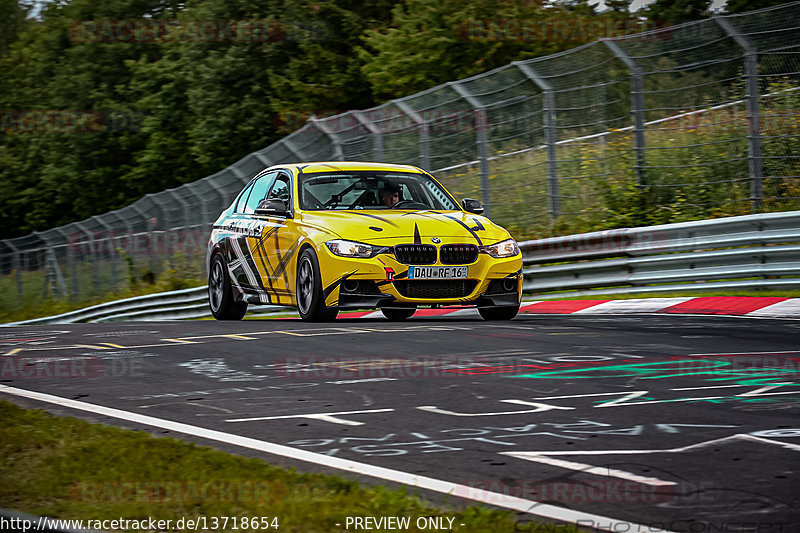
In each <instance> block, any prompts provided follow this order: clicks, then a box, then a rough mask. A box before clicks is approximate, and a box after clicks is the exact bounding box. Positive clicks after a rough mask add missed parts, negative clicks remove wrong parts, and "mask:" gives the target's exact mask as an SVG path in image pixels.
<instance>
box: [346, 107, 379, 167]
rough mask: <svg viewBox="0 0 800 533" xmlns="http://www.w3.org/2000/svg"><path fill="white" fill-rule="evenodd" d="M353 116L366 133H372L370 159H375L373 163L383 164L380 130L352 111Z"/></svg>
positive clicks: (358, 113)
mask: <svg viewBox="0 0 800 533" xmlns="http://www.w3.org/2000/svg"><path fill="white" fill-rule="evenodd" d="M353 116H354V117H356V120H357V121H358V123H359V124H361V125H362V126H364V127H365V128H366V129H367V131H369V132H370V133H372V157H374V158H375V161H377V162H380V163H382V162H383V133H382V132H381V129H380V128H379V127H378V126H376V125H375V124H374V123H373V122H372V121H371V120H369V119H366V118H364V117H362V116H361V112H359V111H353Z"/></svg>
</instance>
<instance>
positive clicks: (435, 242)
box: [431, 237, 442, 244]
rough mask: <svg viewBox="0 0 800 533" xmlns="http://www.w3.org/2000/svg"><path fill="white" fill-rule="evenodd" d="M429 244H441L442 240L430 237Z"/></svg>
mask: <svg viewBox="0 0 800 533" xmlns="http://www.w3.org/2000/svg"><path fill="white" fill-rule="evenodd" d="M431 242H432V243H433V244H439V243H440V242H442V239H440V238H439V237H431Z"/></svg>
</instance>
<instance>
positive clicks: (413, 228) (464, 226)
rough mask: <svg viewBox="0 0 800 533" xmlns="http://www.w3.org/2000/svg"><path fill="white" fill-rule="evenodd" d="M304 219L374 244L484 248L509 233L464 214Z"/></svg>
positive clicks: (327, 214)
mask: <svg viewBox="0 0 800 533" xmlns="http://www.w3.org/2000/svg"><path fill="white" fill-rule="evenodd" d="M302 217H303V219H302V220H303V223H306V224H311V225H314V226H318V227H322V228H325V229H327V230H328V231H331V232H333V233H336V234H337V235H339V236H340V237H341V238H342V239H348V240H352V241H359V242H365V243H373V244H400V243H414V242H418V243H419V242H421V243H430V242H431V239H432V238H434V237H438V238H439V239H442V240H443V241H449V242H455V241H457V242H464V243H475V244H478V245H480V244H494V243H496V242H498V241H501V240H504V239H507V238H508V232H507V231H506V230H505V229H503V228H501V227H500V226H498V225H496V224H494V223H493V222H492V221H491V220H489V219H488V218H486V217H482V216H480V215H474V214H472V213H465V212H463V211H403V210H397V211H395V210H377V209H374V210H372V209H371V210H366V209H365V210H352V211H306V212H304V213H303V215H302ZM387 241H391V242H387Z"/></svg>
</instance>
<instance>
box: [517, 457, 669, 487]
mask: <svg viewBox="0 0 800 533" xmlns="http://www.w3.org/2000/svg"><path fill="white" fill-rule="evenodd" d="M524 453H526V452H521V453H520V455H515V453H514V452H505V454H506V455H510V456H512V457H517V458H519V459H525V460H526V461H535V462H537V463H543V464H546V465H551V466H557V467H560V468H565V469H567V470H575V471H576V472H586V473H589V474H594V475H596V476H603V477H616V478H619V479H627V480H628V481H634V482H636V483H642V484H644V485H651V486H653V487H668V486H671V485H677V483H675V482H674V481H665V480H663V479H658V478H656V477H647V476H639V475H637V474H632V473H630V472H626V471H625V470H617V469H616V468H606V467H603V466H593V465H587V464H586V463H576V462H574V461H565V460H563V459H553V458H552V457H547V456H546V455H536V454H533V455H531V454H530V453H529V454H528V455H523V454H524Z"/></svg>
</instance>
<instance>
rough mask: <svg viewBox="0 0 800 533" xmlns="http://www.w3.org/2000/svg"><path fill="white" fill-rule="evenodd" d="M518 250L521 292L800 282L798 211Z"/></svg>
mask: <svg viewBox="0 0 800 533" xmlns="http://www.w3.org/2000/svg"><path fill="white" fill-rule="evenodd" d="M520 248H521V249H522V251H523V262H524V265H525V268H524V275H525V282H524V284H523V290H524V291H525V293H526V294H535V295H536V298H560V297H566V296H569V297H572V296H580V295H586V294H592V295H595V294H610V293H615V294H618V293H637V292H664V291H683V290H697V289H728V288H731V289H733V288H743V287H749V288H752V287H758V288H762V289H767V288H773V289H785V288H788V287H795V288H797V287H800V211H790V212H784V213H765V214H758V215H746V216H739V217H729V218H720V219H712V220H702V221H698V222H684V223H679V224H665V225H662V226H650V227H645V228H630V229H618V230H610V231H600V232H594V233H584V234H580V235H570V236H566V237H555V238H551V239H541V240H535V241H526V242H523V243H520ZM742 278H753V279H744V280H743V279H742ZM688 282H691V283H688ZM565 290H572V292H564V291H565ZM556 291H558V292H556ZM540 293H552V294H540Z"/></svg>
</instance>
